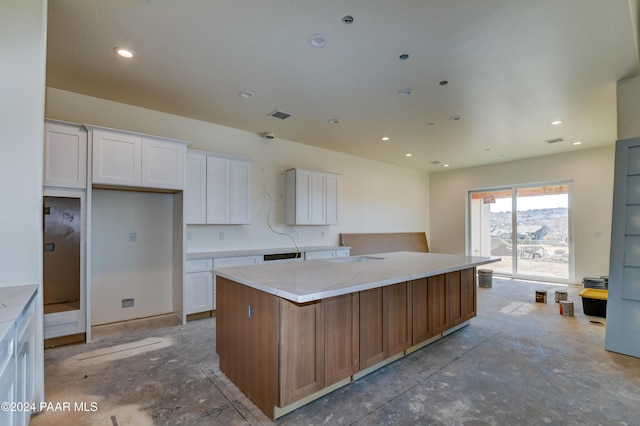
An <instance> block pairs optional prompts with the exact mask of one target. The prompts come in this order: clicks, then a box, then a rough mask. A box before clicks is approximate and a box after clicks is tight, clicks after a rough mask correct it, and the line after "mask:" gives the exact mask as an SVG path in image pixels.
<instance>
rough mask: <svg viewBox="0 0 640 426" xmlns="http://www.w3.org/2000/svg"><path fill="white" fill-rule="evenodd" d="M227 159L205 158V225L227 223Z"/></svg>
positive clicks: (228, 170)
mask: <svg viewBox="0 0 640 426" xmlns="http://www.w3.org/2000/svg"><path fill="white" fill-rule="evenodd" d="M229 164H230V163H229V159H228V158H220V157H212V156H209V157H207V223H229V217H230V216H229V215H230V209H229V178H230V174H231V173H230V168H229Z"/></svg>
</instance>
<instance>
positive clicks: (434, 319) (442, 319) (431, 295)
mask: <svg viewBox="0 0 640 426" xmlns="http://www.w3.org/2000/svg"><path fill="white" fill-rule="evenodd" d="M427 288H428V290H427V291H428V300H429V305H428V306H429V313H430V315H429V320H430V323H431V324H430V327H431V332H432V333H433V334H432V335H433V336H435V335H437V334H440V333H442V332H444V331H447V330H448V329H449V328H451V326H450V323H449V280H448V276H447V274H440V275H434V276H432V277H429V278H427Z"/></svg>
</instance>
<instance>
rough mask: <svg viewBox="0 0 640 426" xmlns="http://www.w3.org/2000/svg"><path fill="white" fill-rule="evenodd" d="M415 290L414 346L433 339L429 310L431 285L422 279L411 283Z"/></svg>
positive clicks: (413, 302) (413, 301)
mask: <svg viewBox="0 0 640 426" xmlns="http://www.w3.org/2000/svg"><path fill="white" fill-rule="evenodd" d="M411 286H412V290H413V298H412V305H413V333H412V334H413V336H412V337H413V338H412V342H411V344H412V345H417V344H418V343H422V342H424V341H426V340H428V339H429V338H431V337H433V336H434V335H435V333H434V332H433V324H432V322H431V318H430V315H431V309H429V283H428V280H427V278H420V279H419V280H414V281H412V282H411Z"/></svg>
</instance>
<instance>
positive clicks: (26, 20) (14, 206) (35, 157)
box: [0, 0, 47, 287]
mask: <svg viewBox="0 0 640 426" xmlns="http://www.w3.org/2000/svg"><path fill="white" fill-rule="evenodd" d="M46 17H47V11H46V1H43V0H22V1H18V0H9V1H2V2H0V58H2V59H1V61H2V65H1V66H0V69H1V70H2V74H1V75H2V78H0V93H1V94H2V95H1V96H0V144H1V145H0V146H1V147H2V148H1V149H2V154H1V155H0V193H1V194H2V201H1V202H0V203H1V204H0V206H1V207H0V235H2V241H3V244H0V286H3V287H6V286H14V285H22V284H39V283H41V282H42V164H43V159H42V158H43V146H42V135H43V132H44V82H45V55H46V43H45V36H46Z"/></svg>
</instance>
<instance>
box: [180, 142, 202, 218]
mask: <svg viewBox="0 0 640 426" xmlns="http://www.w3.org/2000/svg"><path fill="white" fill-rule="evenodd" d="M206 191H207V156H206V155H203V154H196V153H194V152H191V151H188V152H187V183H186V185H185V189H184V195H185V200H186V201H185V209H186V213H185V215H186V223H191V224H204V223H207V196H206Z"/></svg>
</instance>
